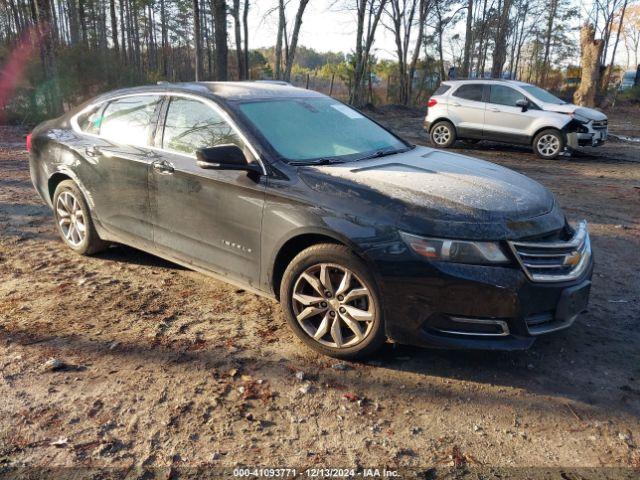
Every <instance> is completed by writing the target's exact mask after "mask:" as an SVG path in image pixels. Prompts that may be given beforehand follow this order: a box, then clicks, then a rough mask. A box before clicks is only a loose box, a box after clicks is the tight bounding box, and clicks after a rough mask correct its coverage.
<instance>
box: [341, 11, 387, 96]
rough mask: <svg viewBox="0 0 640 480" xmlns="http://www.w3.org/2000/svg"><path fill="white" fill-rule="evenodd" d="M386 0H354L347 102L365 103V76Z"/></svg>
mask: <svg viewBox="0 0 640 480" xmlns="http://www.w3.org/2000/svg"><path fill="white" fill-rule="evenodd" d="M386 2H387V0H355V7H356V17H357V22H358V24H357V29H356V50H355V71H354V80H353V88H352V89H351V95H350V98H349V102H350V103H351V104H353V105H356V106H362V105H364V103H365V96H366V94H365V92H366V84H365V83H366V82H365V79H366V76H367V72H368V70H369V57H370V55H371V48H372V46H373V42H374V40H375V33H376V30H377V28H378V24H379V22H380V17H381V16H382V12H383V11H384V7H385V4H386Z"/></svg>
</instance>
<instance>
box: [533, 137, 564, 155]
mask: <svg viewBox="0 0 640 480" xmlns="http://www.w3.org/2000/svg"><path fill="white" fill-rule="evenodd" d="M537 147H538V151H539V152H540V153H541V154H542V155H544V156H545V157H551V156H553V155H555V154H556V153H558V151H559V150H560V140H559V139H558V137H557V136H555V135H552V134H550V133H547V134H546V135H542V136H541V137H540V138H539V139H538V144H537Z"/></svg>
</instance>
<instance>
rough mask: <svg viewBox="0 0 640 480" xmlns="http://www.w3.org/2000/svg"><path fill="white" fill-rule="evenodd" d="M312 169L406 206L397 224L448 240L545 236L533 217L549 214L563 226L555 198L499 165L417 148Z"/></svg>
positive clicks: (522, 176) (556, 222)
mask: <svg viewBox="0 0 640 480" xmlns="http://www.w3.org/2000/svg"><path fill="white" fill-rule="evenodd" d="M314 169H316V171H317V172H318V173H321V174H323V175H325V176H327V177H328V178H332V179H336V180H340V181H346V182H348V183H349V184H350V185H352V186H358V187H361V188H362V189H364V190H368V191H372V192H374V193H376V194H378V195H380V196H381V197H382V198H383V199H384V200H383V201H384V202H385V203H386V204H397V203H400V204H402V205H403V207H404V208H403V209H402V210H401V211H402V214H401V215H400V218H399V219H398V222H397V226H398V228H401V229H404V230H407V231H412V232H416V233H423V234H427V233H430V234H438V233H439V234H445V236H448V235H451V234H452V233H455V231H459V233H457V234H456V236H457V237H458V238H486V237H487V236H490V237H495V238H504V237H522V236H526V235H535V234H540V233H542V232H541V231H540V228H538V226H537V225H536V223H538V220H532V219H541V218H542V217H545V216H548V215H549V214H552V216H555V217H558V215H559V218H554V221H553V222H552V224H553V225H554V227H553V228H562V226H563V225H564V217H563V216H562V215H561V214H560V212H559V210H558V209H557V207H556V206H555V200H554V198H553V195H552V194H551V193H550V192H549V191H548V190H547V189H546V188H544V187H543V186H542V185H540V184H539V183H537V182H535V181H533V180H531V179H529V178H527V177H525V176H524V175H520V174H519V173H516V172H514V171H512V170H509V169H507V168H504V167H501V166H499V165H495V164H493V163H489V162H485V161H483V160H478V159H475V158H471V157H467V156H464V155H459V154H455V153H449V152H444V151H442V150H435V149H432V148H426V147H416V148H414V149H412V150H410V151H408V152H405V153H401V154H397V155H393V156H388V157H383V158H378V159H373V160H366V161H360V162H352V163H345V164H337V165H328V166H321V167H314ZM377 201H380V199H378V200H377ZM381 206H382V205H381ZM541 228H542V230H545V229H546V231H549V230H550V229H551V227H549V225H545V226H543V227H541Z"/></svg>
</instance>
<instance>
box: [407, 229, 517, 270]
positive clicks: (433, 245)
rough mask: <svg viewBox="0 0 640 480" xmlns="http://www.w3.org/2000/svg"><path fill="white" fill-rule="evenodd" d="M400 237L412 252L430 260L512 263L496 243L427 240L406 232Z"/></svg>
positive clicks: (480, 263)
mask: <svg viewBox="0 0 640 480" xmlns="http://www.w3.org/2000/svg"><path fill="white" fill-rule="evenodd" d="M400 236H401V237H402V239H403V240H404V242H405V243H406V244H407V245H408V246H409V247H410V248H411V250H413V251H414V252H416V253H417V254H418V255H420V256H422V257H425V258H427V259H429V260H435V261H439V262H454V263H471V264H479V265H489V264H505V263H510V260H509V259H508V258H507V257H506V255H505V254H504V252H503V251H502V248H500V245H499V244H498V243H496V242H468V241H465V240H449V239H445V238H427V237H419V236H417V235H411V234H410V233H404V232H400Z"/></svg>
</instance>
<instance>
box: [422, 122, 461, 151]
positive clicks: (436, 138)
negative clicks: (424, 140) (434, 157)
mask: <svg viewBox="0 0 640 480" xmlns="http://www.w3.org/2000/svg"><path fill="white" fill-rule="evenodd" d="M429 135H430V137H431V143H433V144H434V145H436V146H437V147H441V148H449V147H450V146H451V145H453V144H454V142H455V141H456V129H455V128H454V127H453V125H452V124H451V123H450V122H446V121H440V122H438V123H436V124H435V125H434V126H433V127H431V130H430V131H429Z"/></svg>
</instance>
